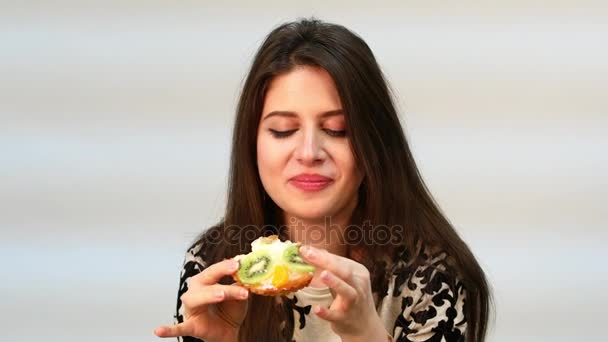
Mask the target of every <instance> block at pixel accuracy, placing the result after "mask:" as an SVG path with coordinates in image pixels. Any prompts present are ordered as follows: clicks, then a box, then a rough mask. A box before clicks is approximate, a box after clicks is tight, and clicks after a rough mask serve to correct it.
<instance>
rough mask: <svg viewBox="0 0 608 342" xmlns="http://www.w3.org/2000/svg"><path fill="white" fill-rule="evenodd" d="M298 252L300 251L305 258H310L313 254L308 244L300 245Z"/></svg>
mask: <svg viewBox="0 0 608 342" xmlns="http://www.w3.org/2000/svg"><path fill="white" fill-rule="evenodd" d="M300 253H302V254H303V255H304V256H305V257H307V258H310V257H312V256H314V251H313V249H312V248H311V247H308V246H302V247H301V248H300Z"/></svg>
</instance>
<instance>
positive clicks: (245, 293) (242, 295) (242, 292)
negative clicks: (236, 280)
mask: <svg viewBox="0 0 608 342" xmlns="http://www.w3.org/2000/svg"><path fill="white" fill-rule="evenodd" d="M248 294H249V292H247V290H241V292H239V296H241V298H247V295H248Z"/></svg>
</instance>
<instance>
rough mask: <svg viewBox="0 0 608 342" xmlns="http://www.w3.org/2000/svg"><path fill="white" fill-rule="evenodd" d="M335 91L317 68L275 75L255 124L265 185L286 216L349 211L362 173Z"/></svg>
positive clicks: (314, 217)
mask: <svg viewBox="0 0 608 342" xmlns="http://www.w3.org/2000/svg"><path fill="white" fill-rule="evenodd" d="M341 110H342V104H341V102H340V97H339V95H338V91H337V89H336V87H335V85H334V82H333V79H332V78H331V76H330V75H329V74H328V73H327V71H325V70H324V69H321V68H316V67H310V66H299V67H296V68H295V69H293V70H292V71H290V72H288V73H286V74H283V75H280V76H277V77H275V78H274V79H273V80H272V81H271V83H270V85H269V88H268V91H267V93H266V98H265V99H264V108H263V110H262V116H261V119H260V123H259V126H258V135H257V162H258V170H259V173H260V178H261V180H262V184H263V185H264V189H265V190H266V192H267V193H268V195H270V197H271V198H272V200H273V201H274V202H275V203H276V204H277V205H278V206H279V207H280V208H281V209H283V210H284V211H285V212H286V213H287V214H289V215H290V216H295V217H297V218H300V219H305V220H314V221H317V220H323V219H324V218H325V217H326V216H332V217H334V216H337V215H340V216H342V215H344V214H346V215H350V214H351V213H349V212H348V211H352V210H353V209H354V207H355V206H356V203H357V200H358V198H357V189H358V188H359V185H360V184H361V180H362V175H361V172H360V171H359V170H358V168H357V165H355V160H354V156H353V152H352V149H351V146H350V143H349V141H348V138H347V137H346V135H345V133H346V131H345V129H346V127H345V121H344V115H345V113H343V112H342V111H341Z"/></svg>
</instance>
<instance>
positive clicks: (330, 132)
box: [269, 129, 346, 139]
mask: <svg viewBox="0 0 608 342" xmlns="http://www.w3.org/2000/svg"><path fill="white" fill-rule="evenodd" d="M269 131H270V133H271V134H272V136H274V137H275V138H278V139H281V138H287V137H288V136H290V135H292V134H293V133H294V132H295V131H297V129H292V130H289V131H276V130H274V129H269ZM323 131H325V133H327V134H328V135H329V136H331V137H345V136H346V131H334V130H331V129H323Z"/></svg>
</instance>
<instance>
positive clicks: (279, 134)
mask: <svg viewBox="0 0 608 342" xmlns="http://www.w3.org/2000/svg"><path fill="white" fill-rule="evenodd" d="M268 131H270V133H271V134H272V136H273V137H275V138H287V137H288V136H290V135H292V134H293V132H295V131H297V129H291V130H289V131H277V130H274V129H272V128H270V129H268Z"/></svg>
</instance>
